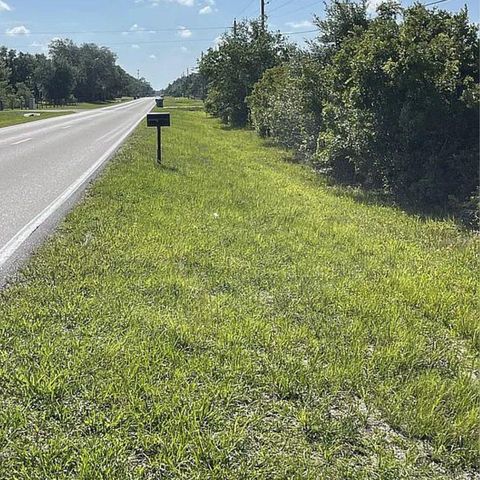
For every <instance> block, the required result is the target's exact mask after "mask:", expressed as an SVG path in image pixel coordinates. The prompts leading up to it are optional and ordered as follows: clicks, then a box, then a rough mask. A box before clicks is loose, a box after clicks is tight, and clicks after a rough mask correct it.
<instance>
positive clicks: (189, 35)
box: [0, 0, 479, 88]
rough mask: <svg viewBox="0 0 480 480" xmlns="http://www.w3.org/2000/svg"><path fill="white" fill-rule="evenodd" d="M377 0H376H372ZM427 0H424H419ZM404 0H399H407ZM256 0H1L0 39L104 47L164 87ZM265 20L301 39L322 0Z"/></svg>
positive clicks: (293, 2) (475, 11) (276, 1)
mask: <svg viewBox="0 0 480 480" xmlns="http://www.w3.org/2000/svg"><path fill="white" fill-rule="evenodd" d="M372 1H373V2H377V1H379V0H372ZM423 1H424V2H427V1H428V0H423ZM409 3H411V2H410V0H404V2H403V5H404V6H406V5H408V4H409ZM259 4H260V0H46V1H42V2H39V1H38V0H0V44H2V45H6V46H7V47H11V48H16V49H17V50H22V51H28V52H31V53H36V52H44V51H46V45H47V44H48V42H49V41H50V40H51V39H52V38H55V37H60V38H71V39H72V40H74V41H75V42H77V43H82V42H94V43H97V44H100V45H105V46H108V47H110V48H111V49H112V50H113V51H114V52H115V53H116V54H117V55H118V61H119V63H120V65H122V66H123V67H124V68H125V69H126V70H127V71H128V72H130V73H131V74H134V75H136V74H137V70H139V71H140V75H141V76H144V77H145V78H146V79H147V80H149V81H150V82H151V83H152V85H153V86H154V87H155V88H161V87H164V86H165V85H166V84H167V83H168V82H169V81H171V80H173V79H175V78H177V77H178V76H179V75H181V74H182V72H186V71H187V69H191V68H192V67H195V65H196V59H197V58H198V57H199V55H200V52H201V51H202V50H206V49H207V48H208V47H210V46H212V45H214V42H215V39H216V38H217V37H218V36H219V35H221V33H222V32H223V31H225V29H226V28H227V27H228V26H230V25H231V24H232V22H233V18H234V17H237V18H244V17H254V16H257V15H258V14H259ZM465 4H467V6H468V8H469V11H470V17H471V19H472V20H473V21H475V22H478V21H479V3H478V1H476V0H468V1H467V2H465V0H448V1H446V2H445V3H442V4H440V5H439V6H441V7H442V8H444V9H447V10H451V11H457V10H459V9H460V8H462V7H463V6H464V5H465ZM267 13H269V24H270V26H271V27H273V28H276V29H279V30H281V31H284V32H294V33H292V34H291V38H292V39H294V40H297V41H299V42H302V41H304V40H305V39H306V38H311V37H312V35H313V34H312V33H303V32H305V31H308V30H311V29H312V26H311V23H310V21H311V18H312V14H313V13H317V14H318V15H320V16H322V13H323V2H321V1H320V2H314V0H270V1H269V4H268V5H267Z"/></svg>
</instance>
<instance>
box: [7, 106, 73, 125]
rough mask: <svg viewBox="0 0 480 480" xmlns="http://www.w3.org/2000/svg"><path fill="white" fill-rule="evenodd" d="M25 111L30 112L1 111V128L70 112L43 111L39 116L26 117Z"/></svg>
mask: <svg viewBox="0 0 480 480" xmlns="http://www.w3.org/2000/svg"><path fill="white" fill-rule="evenodd" d="M25 113H28V112H27V111H21V110H6V111H3V112H0V128H2V127H9V126H11V125H18V124H20V123H29V122H35V121H36V120H43V119H45V118H52V117H58V116H60V115H67V114H68V113H69V112H42V113H41V115H40V116H39V117H24V116H23V115H24V114H25Z"/></svg>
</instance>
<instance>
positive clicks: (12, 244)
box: [0, 107, 151, 268]
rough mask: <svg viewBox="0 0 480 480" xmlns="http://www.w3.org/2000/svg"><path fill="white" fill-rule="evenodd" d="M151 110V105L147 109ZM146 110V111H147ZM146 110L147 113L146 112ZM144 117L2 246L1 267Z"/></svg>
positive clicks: (108, 156) (107, 157) (0, 252)
mask: <svg viewBox="0 0 480 480" xmlns="http://www.w3.org/2000/svg"><path fill="white" fill-rule="evenodd" d="M150 110H151V107H149V109H148V110H147V111H148V112H149V111H150ZM147 111H146V112H147ZM146 112H145V113H146ZM143 119H144V114H142V115H141V116H140V118H139V119H138V121H136V122H134V123H133V125H132V126H131V128H129V129H128V130H127V131H126V132H125V134H124V135H122V136H121V137H120V138H119V139H118V140H117V141H116V142H115V143H114V144H113V145H112V146H111V147H110V148H109V149H108V150H107V151H106V152H105V153H104V154H103V155H102V156H101V157H100V158H99V159H98V160H97V161H96V162H95V163H94V164H93V165H92V166H91V167H90V168H89V169H88V170H87V171H86V172H85V173H84V174H83V175H82V176H81V177H80V178H78V179H77V180H76V181H75V182H73V183H72V184H71V185H70V186H69V187H68V188H67V189H66V190H65V191H64V192H63V193H61V194H60V195H59V196H58V197H57V198H56V199H55V200H54V201H53V202H52V203H51V204H50V205H48V207H47V208H45V209H44V210H43V211H42V212H40V213H39V214H38V215H37V216H36V217H35V218H34V219H33V220H31V221H30V222H29V223H27V225H25V226H24V227H23V228H22V229H21V230H19V231H18V232H17V233H16V234H15V236H14V237H13V238H12V239H10V240H9V241H8V242H7V243H6V244H5V245H4V246H3V247H2V248H0V268H1V267H2V266H3V265H4V264H5V263H6V262H7V260H8V259H9V258H10V257H11V256H12V255H13V254H14V253H15V252H16V251H17V250H18V249H19V248H20V247H21V245H22V244H23V243H24V242H25V241H26V240H27V239H28V237H30V235H31V234H32V233H33V232H34V231H35V230H36V229H37V228H38V227H40V226H41V225H42V223H44V222H45V221H46V220H48V218H49V217H50V216H51V215H53V214H54V213H55V212H56V211H57V210H58V209H59V208H60V207H61V206H62V205H63V204H64V203H65V202H66V201H67V200H68V199H69V198H70V197H71V196H72V195H73V194H74V193H75V192H76V191H77V190H78V189H79V188H80V187H81V186H82V185H83V184H84V183H85V182H86V181H87V180H88V179H89V178H90V177H91V176H92V175H93V174H94V173H95V172H96V171H97V170H98V169H99V168H100V167H101V166H102V164H103V163H104V162H106V161H107V160H108V159H109V158H110V157H111V156H112V155H113V154H114V153H115V151H116V150H117V149H118V148H119V147H120V145H121V144H122V143H123V141H124V140H125V139H126V138H127V137H128V136H129V135H130V134H131V133H132V132H133V131H134V130H135V128H137V126H138V125H139V124H140V122H142V121H143Z"/></svg>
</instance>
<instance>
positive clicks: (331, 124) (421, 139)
mask: <svg viewBox="0 0 480 480" xmlns="http://www.w3.org/2000/svg"><path fill="white" fill-rule="evenodd" d="M398 11H399V9H398V8H397V7H395V6H394V5H392V4H390V5H384V6H383V7H380V9H379V12H378V13H379V14H378V16H377V17H376V18H375V19H373V20H371V21H369V26H368V28H366V29H362V30H357V31H356V32H354V33H352V34H350V35H348V37H347V38H346V39H345V40H344V42H342V45H341V47H340V48H339V49H338V51H336V52H335V54H334V55H333V56H332V58H331V62H330V65H329V67H328V68H327V69H326V70H325V78H326V81H327V83H328V86H329V88H328V96H327V99H326V101H325V105H324V111H323V124H322V131H321V134H320V137H319V145H318V146H319V148H318V154H317V156H318V157H317V158H318V160H319V163H320V164H322V165H324V166H327V167H329V168H330V170H331V171H332V173H333V174H334V175H335V176H337V177H340V178H342V179H343V180H345V179H346V180H351V181H352V180H353V181H357V182H360V183H363V184H366V185H369V186H374V187H382V188H385V189H387V190H388V191H390V192H393V193H394V194H395V195H396V196H398V197H402V198H407V199H408V200H409V201H412V202H422V203H427V204H435V205H438V204H443V205H445V204H446V203H447V202H448V201H449V199H452V198H453V197H454V198H457V199H465V198H467V197H468V196H469V194H471V193H472V192H473V191H474V189H475V187H476V185H477V184H478V127H479V125H478V83H476V82H477V81H478V73H479V72H478V40H477V32H476V28H475V27H474V26H473V25H470V24H469V22H468V17H467V14H466V12H461V13H459V14H450V13H447V12H443V11H429V10H427V9H426V8H425V7H422V6H420V5H415V6H413V7H411V8H408V9H406V10H405V11H404V14H403V21H398V19H397V12H398Z"/></svg>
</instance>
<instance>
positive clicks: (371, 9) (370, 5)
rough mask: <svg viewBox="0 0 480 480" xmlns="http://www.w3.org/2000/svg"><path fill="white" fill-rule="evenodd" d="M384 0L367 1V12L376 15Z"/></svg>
mask: <svg viewBox="0 0 480 480" xmlns="http://www.w3.org/2000/svg"><path fill="white" fill-rule="evenodd" d="M383 2H384V0H369V1H368V2H367V12H368V13H369V14H370V15H375V14H376V13H377V7H378V6H379V5H381V4H382V3H383Z"/></svg>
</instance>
